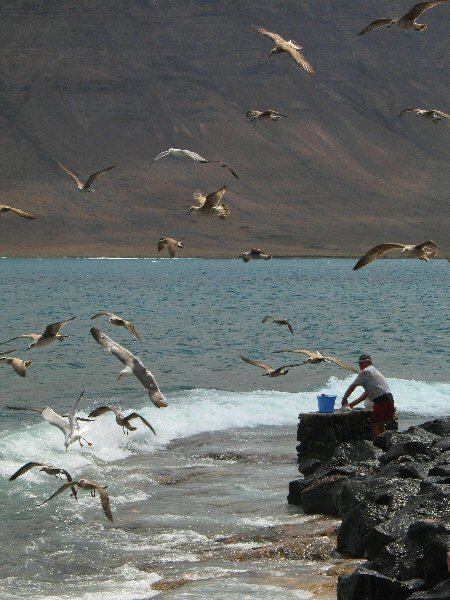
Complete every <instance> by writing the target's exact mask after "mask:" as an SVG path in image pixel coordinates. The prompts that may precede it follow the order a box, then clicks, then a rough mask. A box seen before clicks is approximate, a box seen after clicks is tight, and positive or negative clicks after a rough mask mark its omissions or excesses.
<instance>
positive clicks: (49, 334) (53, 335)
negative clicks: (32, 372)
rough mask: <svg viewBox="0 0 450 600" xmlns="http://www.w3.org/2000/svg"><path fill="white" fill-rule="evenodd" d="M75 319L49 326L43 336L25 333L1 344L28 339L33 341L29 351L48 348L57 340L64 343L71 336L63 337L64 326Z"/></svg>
mask: <svg viewBox="0 0 450 600" xmlns="http://www.w3.org/2000/svg"><path fill="white" fill-rule="evenodd" d="M74 319H75V317H72V318H71V319H66V320H65V321H59V322H58V323H52V324H51V325H47V327H46V328H45V330H44V333H42V334H41V333H24V334H23V335H17V336H16V337H13V338H11V339H9V340H6V342H1V344H7V343H8V342H12V340H19V339H22V338H28V339H31V340H33V341H32V342H31V344H30V345H29V346H28V348H27V350H29V349H30V348H35V347H36V348H37V347H40V346H47V344H50V343H51V342H54V341H55V340H59V341H62V340H63V339H64V338H66V337H69V336H68V335H61V334H60V333H59V332H60V331H61V329H62V328H63V327H64V325H66V323H70V321H73V320H74Z"/></svg>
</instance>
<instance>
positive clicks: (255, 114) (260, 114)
mask: <svg viewBox="0 0 450 600" xmlns="http://www.w3.org/2000/svg"><path fill="white" fill-rule="evenodd" d="M245 116H246V117H247V118H248V119H250V121H256V120H259V119H268V120H269V121H279V120H280V119H281V117H285V116H286V115H283V114H281V113H279V112H277V111H276V110H271V109H269V110H248V111H247V112H246V113H245Z"/></svg>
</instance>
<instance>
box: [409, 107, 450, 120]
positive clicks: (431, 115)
mask: <svg viewBox="0 0 450 600" xmlns="http://www.w3.org/2000/svg"><path fill="white" fill-rule="evenodd" d="M407 112H415V113H416V117H423V118H424V119H431V120H432V121H433V123H439V121H442V119H450V115H448V114H447V113H445V112H442V110H436V109H435V108H431V109H427V108H404V109H403V110H402V112H401V113H400V114H399V115H398V116H399V117H401V116H402V115H404V114H405V113H407Z"/></svg>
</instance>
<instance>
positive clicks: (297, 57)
mask: <svg viewBox="0 0 450 600" xmlns="http://www.w3.org/2000/svg"><path fill="white" fill-rule="evenodd" d="M282 47H283V49H284V50H285V51H286V52H287V53H288V54H289V56H290V57H291V58H292V59H293V60H294V61H295V62H296V63H297V64H298V65H299V66H300V67H301V68H302V69H303V70H305V71H306V72H307V73H310V74H311V75H312V74H313V73H314V68H313V66H312V64H311V63H310V62H308V61H307V60H306V58H305V57H304V56H303V54H302V53H301V52H300V50H298V49H297V48H294V47H293V46H292V45H291V44H289V43H287V42H285V43H284V44H283V46H282Z"/></svg>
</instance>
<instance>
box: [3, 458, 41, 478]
mask: <svg viewBox="0 0 450 600" xmlns="http://www.w3.org/2000/svg"><path fill="white" fill-rule="evenodd" d="M47 466H48V465H46V464H44V463H37V462H28V463H26V464H25V465H23V466H22V467H20V469H17V471H16V472H15V473H13V474H12V475H11V477H10V478H9V481H14V479H17V478H18V477H20V476H21V475H23V474H24V473H26V472H27V471H29V470H30V469H33V468H34V467H47Z"/></svg>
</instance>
